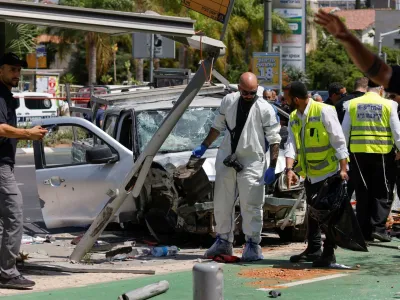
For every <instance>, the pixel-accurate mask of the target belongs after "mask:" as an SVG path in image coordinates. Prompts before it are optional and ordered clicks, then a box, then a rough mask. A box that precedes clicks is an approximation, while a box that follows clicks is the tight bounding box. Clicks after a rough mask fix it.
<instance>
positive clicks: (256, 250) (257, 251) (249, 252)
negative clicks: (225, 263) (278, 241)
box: [242, 239, 264, 262]
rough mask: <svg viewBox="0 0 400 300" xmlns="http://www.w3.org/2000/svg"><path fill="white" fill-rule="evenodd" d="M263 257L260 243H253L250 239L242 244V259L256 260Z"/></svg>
mask: <svg viewBox="0 0 400 300" xmlns="http://www.w3.org/2000/svg"><path fill="white" fill-rule="evenodd" d="M261 259H264V256H263V254H262V250H261V247H260V245H258V244H256V243H253V242H252V241H251V239H249V240H248V241H247V242H246V245H245V246H244V250H243V254H242V261H247V262H249V261H256V260H261Z"/></svg>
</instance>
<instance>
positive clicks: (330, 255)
mask: <svg viewBox="0 0 400 300" xmlns="http://www.w3.org/2000/svg"><path fill="white" fill-rule="evenodd" d="M335 263H336V256H335V254H334V250H333V248H326V247H324V251H323V252H322V255H321V256H320V257H319V258H318V259H316V260H315V261H314V262H313V264H312V266H313V267H314V268H328V267H329V266H330V265H331V264H335Z"/></svg>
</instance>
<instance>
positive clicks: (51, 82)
mask: <svg viewBox="0 0 400 300" xmlns="http://www.w3.org/2000/svg"><path fill="white" fill-rule="evenodd" d="M55 87H56V79H55V78H54V77H49V88H50V89H54V88H55Z"/></svg>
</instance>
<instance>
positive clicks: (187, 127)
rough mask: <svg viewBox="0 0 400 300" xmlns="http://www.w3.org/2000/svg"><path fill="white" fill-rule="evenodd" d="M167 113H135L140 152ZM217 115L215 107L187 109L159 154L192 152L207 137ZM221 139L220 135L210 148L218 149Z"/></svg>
mask: <svg viewBox="0 0 400 300" xmlns="http://www.w3.org/2000/svg"><path fill="white" fill-rule="evenodd" d="M168 112H169V110H149V111H142V112H138V113H137V115H136V119H137V128H138V137H139V147H140V151H143V150H144V147H145V146H146V145H147V143H148V142H149V141H150V140H151V138H152V137H153V135H154V134H155V133H156V131H157V129H158V128H159V126H160V125H161V123H162V122H163V120H164V118H165V117H166V116H167V114H168ZM217 113H218V108H217V107H200V108H189V109H188V110H186V112H185V113H184V114H183V115H182V117H181V118H180V119H179V121H178V123H177V124H176V125H175V127H174V129H173V130H172V132H171V134H170V135H169V136H168V138H167V139H166V140H165V142H164V144H163V145H162V146H161V148H160V150H159V152H161V153H168V152H181V151H192V150H193V149H194V148H195V147H197V146H199V145H200V144H201V143H202V142H203V140H204V139H205V138H206V137H207V135H208V132H209V130H210V128H211V126H212V124H213V122H214V118H215V115H216V114H217ZM222 139H223V133H221V135H220V136H219V137H218V139H217V140H216V141H215V142H214V143H213V144H212V145H211V147H210V148H218V147H219V146H220V144H221V142H222Z"/></svg>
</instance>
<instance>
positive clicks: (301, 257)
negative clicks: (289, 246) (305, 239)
mask: <svg viewBox="0 0 400 300" xmlns="http://www.w3.org/2000/svg"><path fill="white" fill-rule="evenodd" d="M321 254H322V251H321V249H319V250H317V251H314V252H311V251H310V250H308V248H307V249H306V250H305V251H304V252H302V253H300V254H297V255H293V256H291V257H290V262H292V263H298V262H313V261H315V260H317V259H318V258H320V257H321Z"/></svg>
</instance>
